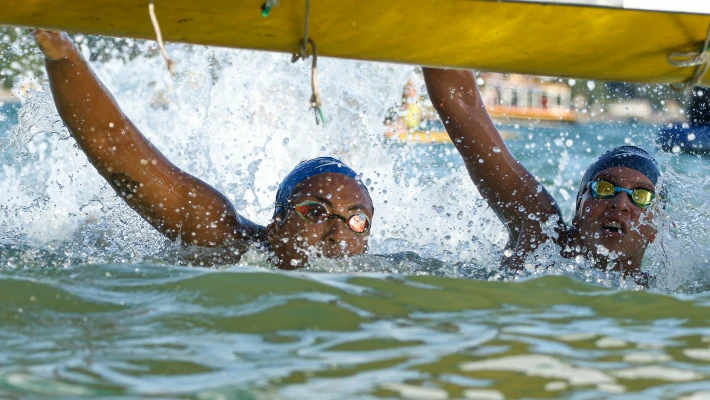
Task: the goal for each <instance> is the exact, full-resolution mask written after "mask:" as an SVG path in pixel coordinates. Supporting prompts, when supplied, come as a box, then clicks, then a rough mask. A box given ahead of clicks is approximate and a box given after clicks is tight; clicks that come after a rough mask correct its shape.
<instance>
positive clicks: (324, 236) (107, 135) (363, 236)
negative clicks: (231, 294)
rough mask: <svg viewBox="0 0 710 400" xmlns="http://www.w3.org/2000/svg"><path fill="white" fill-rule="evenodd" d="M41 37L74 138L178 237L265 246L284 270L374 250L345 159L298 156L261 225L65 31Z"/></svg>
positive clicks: (368, 216)
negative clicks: (157, 141)
mask: <svg viewBox="0 0 710 400" xmlns="http://www.w3.org/2000/svg"><path fill="white" fill-rule="evenodd" d="M33 36H34V38H35V40H36V42H37V44H38V46H39V48H40V50H41V51H42V52H43V53H44V56H45V64H46V68H47V75H48V77H49V83H50V87H51V89H52V94H53V96H54V101H55V103H56V106H57V110H58V111H59V115H60V116H61V118H62V120H63V121H64V124H65V125H66V126H67V128H68V129H69V132H70V133H71V135H72V137H73V138H74V139H75V140H76V142H77V144H78V145H79V147H80V148H81V149H82V150H83V151H84V153H85V154H86V156H87V157H88V159H89V161H90V162H91V164H92V165H93V166H94V167H95V168H96V170H97V171H98V172H99V174H100V175H101V176H102V177H103V178H104V179H106V181H107V182H108V183H109V184H110V185H111V187H113V189H114V190H115V191H116V193H117V194H118V195H119V196H120V197H121V198H123V200H124V201H125V202H126V203H127V204H128V205H129V206H130V207H131V208H133V209H134V210H135V211H136V212H137V213H138V214H140V216H141V217H143V218H144V219H145V220H146V221H148V222H149V223H150V224H151V225H152V226H153V227H154V228H155V229H157V230H158V231H159V232H161V233H162V234H163V235H165V236H166V237H167V238H169V239H170V240H172V241H180V242H181V243H183V244H188V245H196V246H203V247H209V248H213V249H216V250H218V251H217V253H218V254H219V258H218V259H219V261H220V262H229V263H232V262H236V261H238V260H239V258H240V256H241V255H242V254H243V253H244V252H245V251H246V250H247V249H248V248H249V247H250V246H251V245H253V244H257V245H261V246H263V247H264V248H266V249H268V250H269V251H270V252H271V253H272V254H273V257H272V260H273V262H274V264H275V265H276V266H278V267H279V268H283V269H294V268H299V267H302V266H304V265H306V264H307V262H308V258H309V256H311V255H313V254H317V255H319V256H323V257H329V258H338V257H344V256H351V255H356V254H361V253H364V252H366V251H367V247H368V237H369V233H370V221H372V216H373V213H374V206H373V204H372V200H371V198H370V194H369V193H368V190H367V188H366V187H365V185H364V184H363V183H362V182H361V181H360V179H358V176H357V174H356V173H355V171H353V170H352V169H350V168H349V167H348V166H346V165H345V164H343V163H342V162H340V161H338V160H336V159H334V158H330V157H320V158H316V159H312V160H308V161H304V162H302V163H300V164H299V165H298V166H296V168H295V169H294V170H293V171H291V173H290V174H289V175H288V176H287V177H286V179H285V180H284V181H283V182H282V183H281V185H280V187H279V189H278V192H277V194H276V202H275V210H274V214H273V218H272V219H271V221H270V222H269V224H268V225H267V226H260V225H257V224H255V223H253V222H251V221H249V220H248V219H246V218H244V217H243V216H241V215H239V214H237V212H236V211H235V210H234V207H233V206H232V204H231V203H230V202H229V200H227V198H226V197H225V196H224V195H222V194H221V193H219V192H218V191H217V190H216V189H214V188H213V187H211V186H210V185H208V184H207V183H205V182H203V181H201V180H200V179H198V178H196V177H194V176H192V175H190V174H188V173H187V172H185V171H182V170H181V169H179V168H178V167H177V166H175V165H174V164H173V163H171V162H170V161H169V160H168V159H167V158H165V156H164V155H163V154H161V153H160V151H158V149H156V148H155V147H153V145H152V144H151V143H150V142H149V141H148V139H146V138H145V136H143V134H141V132H140V131H139V130H138V128H137V127H136V126H135V125H133V123H132V122H131V121H130V119H129V118H128V117H127V116H126V115H125V114H124V113H123V112H122V111H121V109H120V107H119V106H118V104H117V103H116V101H115V100H114V99H113V97H112V96H111V94H110V93H109V92H108V90H107V89H106V88H105V87H104V85H103V84H102V83H101V81H99V79H98V78H97V77H96V75H95V74H94V73H93V71H92V70H91V68H90V67H89V64H88V63H87V62H86V60H84V58H83V57H82V55H81V53H80V52H79V50H78V49H77V48H76V46H75V45H74V44H73V43H72V42H71V40H70V39H69V37H68V36H67V35H66V33H63V32H55V31H43V30H37V31H34V32H33Z"/></svg>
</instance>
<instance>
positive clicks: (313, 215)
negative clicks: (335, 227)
mask: <svg viewBox="0 0 710 400" xmlns="http://www.w3.org/2000/svg"><path fill="white" fill-rule="evenodd" d="M283 206H284V207H286V208H287V209H289V210H294V211H296V214H298V216H299V217H301V218H303V219H305V220H306V221H309V222H314V223H317V224H322V223H323V222H325V221H328V220H329V219H333V218H338V219H342V220H343V221H345V224H346V225H347V226H348V228H350V230H351V231H353V232H355V233H356V234H358V235H364V234H366V233H368V232H369V231H370V219H369V218H368V217H367V215H365V214H364V213H363V212H361V211H359V212H356V213H355V214H353V215H351V216H349V217H347V218H345V217H343V216H342V215H338V214H331V213H330V211H328V207H326V206H325V204H322V203H319V202H317V201H313V200H306V201H302V202H300V203H298V204H295V205H291V204H285V205H283Z"/></svg>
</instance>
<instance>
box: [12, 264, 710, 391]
mask: <svg viewBox="0 0 710 400" xmlns="http://www.w3.org/2000/svg"><path fill="white" fill-rule="evenodd" d="M708 300H709V299H708V297H707V296H706V295H696V296H695V297H692V298H681V297H674V296H668V295H662V294H654V293H646V292H628V291H614V290H609V289H602V288H599V287H596V286H590V285H587V284H583V283H579V282H576V281H573V280H571V279H569V278H566V277H554V276H547V277H542V278H538V279H533V280H529V281H525V282H516V283H508V282H486V281H476V280H463V279H452V278H442V277H431V276H428V277H427V276H420V277H417V276H409V277H405V276H383V275H367V274H363V275H341V274H326V273H282V272H269V271H265V270H262V269H252V268H233V269H227V270H210V269H199V268H175V267H172V268H171V267H155V266H144V265H131V266H127V265H86V266H81V267H76V268H71V269H69V270H61V269H59V270H58V269H54V270H40V271H32V272H29V271H4V272H3V273H2V274H0V320H1V321H2V324H3V327H2V329H1V330H0V343H2V346H1V347H0V365H2V367H0V395H2V396H4V397H26V396H41V395H52V396H64V397H76V396H106V397H112V398H117V397H121V396H126V397H136V396H150V397H168V398H176V397H179V398H184V397H190V398H200V399H203V398H206V399H223V398H255V399H257V398H258V399H261V398H306V397H314V398H353V397H359V398H398V397H401V398H426V399H444V398H472V399H499V398H562V397H564V398H608V397H612V396H626V397H625V398H628V397H629V396H630V397H634V398H678V397H680V396H691V395H693V394H703V392H704V394H705V395H706V396H707V395H708V394H709V393H710V380H708V379H707V378H708V376H710V367H708V361H710V321H709V319H710V313H709V312H708V311H710V310H709V309H708ZM687 398H700V397H687ZM703 398H704V397H703Z"/></svg>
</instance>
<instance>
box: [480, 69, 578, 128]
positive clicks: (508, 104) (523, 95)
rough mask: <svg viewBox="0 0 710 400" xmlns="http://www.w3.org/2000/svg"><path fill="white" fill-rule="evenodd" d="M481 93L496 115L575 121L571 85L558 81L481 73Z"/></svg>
mask: <svg viewBox="0 0 710 400" xmlns="http://www.w3.org/2000/svg"><path fill="white" fill-rule="evenodd" d="M479 85H480V88H481V95H482V96H483V101H484V102H485V103H486V107H487V108H488V112H489V113H490V114H491V116H492V117H494V118H513V119H539V120H551V121H552V120H554V121H575V120H576V114H575V113H574V112H572V110H571V103H572V99H571V97H572V89H571V88H570V86H569V85H567V84H565V83H561V82H556V81H548V80H545V79H542V78H537V77H531V76H525V75H503V74H497V73H481V75H480V78H479Z"/></svg>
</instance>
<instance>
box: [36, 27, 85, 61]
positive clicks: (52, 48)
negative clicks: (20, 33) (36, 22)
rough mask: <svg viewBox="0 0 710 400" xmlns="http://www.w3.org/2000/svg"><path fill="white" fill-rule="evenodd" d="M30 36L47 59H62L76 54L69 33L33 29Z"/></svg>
mask: <svg viewBox="0 0 710 400" xmlns="http://www.w3.org/2000/svg"><path fill="white" fill-rule="evenodd" d="M32 36H33V37H34V38H35V42H37V46H39V49H40V50H41V51H42V53H44V56H45V58H47V59H48V60H53V61H57V60H62V59H65V58H70V57H72V56H73V55H75V54H76V52H77V49H76V47H75V46H74V43H72V41H71V39H69V35H67V34H66V33H64V32H60V31H46V30H41V29H37V30H33V31H32Z"/></svg>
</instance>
